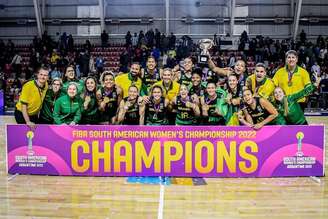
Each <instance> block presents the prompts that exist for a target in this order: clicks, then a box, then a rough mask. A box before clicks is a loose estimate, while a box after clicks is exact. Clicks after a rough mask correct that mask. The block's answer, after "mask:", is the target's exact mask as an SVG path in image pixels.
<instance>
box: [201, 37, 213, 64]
mask: <svg viewBox="0 0 328 219" xmlns="http://www.w3.org/2000/svg"><path fill="white" fill-rule="evenodd" d="M213 44H214V43H213V40H211V39H201V40H199V41H198V45H199V48H200V49H201V50H202V51H201V53H200V55H199V56H198V64H201V65H207V61H208V59H209V55H210V52H209V51H208V50H210V49H211V48H212V46H213Z"/></svg>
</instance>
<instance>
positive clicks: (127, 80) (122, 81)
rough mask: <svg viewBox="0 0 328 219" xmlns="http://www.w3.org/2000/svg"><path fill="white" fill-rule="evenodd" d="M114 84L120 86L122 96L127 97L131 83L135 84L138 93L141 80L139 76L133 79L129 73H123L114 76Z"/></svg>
mask: <svg viewBox="0 0 328 219" xmlns="http://www.w3.org/2000/svg"><path fill="white" fill-rule="evenodd" d="M115 84H116V85H118V86H120V87H121V88H122V91H123V98H125V97H128V91H129V87H130V86H131V85H135V86H136V87H137V88H138V90H139V93H140V91H141V87H142V80H141V79H140V78H139V77H136V79H133V78H132V75H131V74H130V73H125V74H121V75H118V76H117V77H116V78H115Z"/></svg>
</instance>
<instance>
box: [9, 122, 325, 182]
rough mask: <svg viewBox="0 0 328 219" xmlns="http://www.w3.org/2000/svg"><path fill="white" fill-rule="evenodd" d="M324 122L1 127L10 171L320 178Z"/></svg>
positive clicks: (70, 173)
mask: <svg viewBox="0 0 328 219" xmlns="http://www.w3.org/2000/svg"><path fill="white" fill-rule="evenodd" d="M324 158H325V144H324V126H322V125H310V126H265V127H263V128H262V129H260V130H259V131H255V130H253V129H250V128H248V127H242V126H238V127H227V126H101V125H96V126H87V125H85V126H83V125H79V126H68V125H60V126H59V125H37V126H36V128H35V129H33V130H32V129H30V128H29V127H28V126H26V125H7V162H8V163H7V165H8V173H9V174H38V175H62V176H182V177H284V176H324V166H325V165H324V164H325V160H324Z"/></svg>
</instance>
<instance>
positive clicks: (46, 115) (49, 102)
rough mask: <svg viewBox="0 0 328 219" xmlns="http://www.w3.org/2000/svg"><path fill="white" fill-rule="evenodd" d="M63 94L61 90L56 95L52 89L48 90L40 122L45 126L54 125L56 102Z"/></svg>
mask: <svg viewBox="0 0 328 219" xmlns="http://www.w3.org/2000/svg"><path fill="white" fill-rule="evenodd" d="M62 95H63V93H62V92H61V91H60V90H59V91H58V92H57V93H56V94H55V93H54V91H53V90H52V89H48V90H47V93H46V96H45V98H44V100H43V104H42V109H41V112H40V120H41V121H42V123H43V124H53V123H54V119H53V112H54V106H55V101H56V100H57V99H58V98H59V97H61V96H62Z"/></svg>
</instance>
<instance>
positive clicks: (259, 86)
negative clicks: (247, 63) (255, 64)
mask: <svg viewBox="0 0 328 219" xmlns="http://www.w3.org/2000/svg"><path fill="white" fill-rule="evenodd" d="M246 86H247V88H248V89H250V90H251V91H252V92H253V94H255V95H258V96H259V97H263V98H265V99H270V98H271V97H272V95H273V91H274V88H275V85H274V83H273V81H272V79H271V78H265V79H263V81H261V82H256V76H255V74H252V75H251V76H249V77H248V78H247V79H246Z"/></svg>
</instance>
